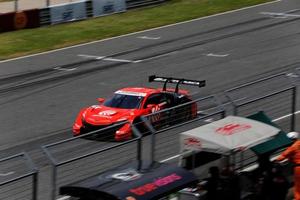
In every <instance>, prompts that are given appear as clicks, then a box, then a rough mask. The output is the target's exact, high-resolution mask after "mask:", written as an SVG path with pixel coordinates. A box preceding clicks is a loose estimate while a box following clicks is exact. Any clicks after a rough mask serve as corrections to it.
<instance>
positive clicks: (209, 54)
mask: <svg viewBox="0 0 300 200" xmlns="http://www.w3.org/2000/svg"><path fill="white" fill-rule="evenodd" d="M203 55H204V56H208V57H218V58H224V57H227V56H229V54H215V53H208V54H203Z"/></svg>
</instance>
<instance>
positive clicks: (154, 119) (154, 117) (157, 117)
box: [150, 105, 161, 123]
mask: <svg viewBox="0 0 300 200" xmlns="http://www.w3.org/2000/svg"><path fill="white" fill-rule="evenodd" d="M160 110H161V108H160V105H155V106H154V107H153V108H152V109H151V113H152V115H151V116H150V120H151V122H152V123H155V122H158V121H159V120H160V117H161V114H160V113H158V114H154V113H156V112H157V111H160Z"/></svg>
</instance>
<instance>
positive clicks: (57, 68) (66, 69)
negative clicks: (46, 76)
mask: <svg viewBox="0 0 300 200" xmlns="http://www.w3.org/2000/svg"><path fill="white" fill-rule="evenodd" d="M53 69H56V70H60V71H74V70H76V69H77V68H76V67H75V68H70V69H69V68H63V67H54V68H53Z"/></svg>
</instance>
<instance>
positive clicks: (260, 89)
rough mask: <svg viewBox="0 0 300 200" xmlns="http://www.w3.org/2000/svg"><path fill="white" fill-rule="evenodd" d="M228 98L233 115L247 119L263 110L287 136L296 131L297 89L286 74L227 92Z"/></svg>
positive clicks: (250, 83)
mask: <svg viewBox="0 0 300 200" xmlns="http://www.w3.org/2000/svg"><path fill="white" fill-rule="evenodd" d="M254 88H256V89H255V90H254ZM251 91H252V93H251ZM253 91H255V93H253ZM266 91H268V92H266ZM249 94H250V95H249ZM261 94H263V95H261ZM225 95H226V96H227V97H228V99H229V100H230V102H231V103H232V105H233V114H234V115H238V116H248V115H251V114H253V113H255V112H257V111H260V110H263V111H264V112H265V113H267V114H268V116H270V117H271V118H272V119H274V120H275V121H276V123H277V124H278V125H279V126H280V127H282V129H283V130H285V131H286V132H289V131H294V130H295V126H296V104H297V88H296V86H295V85H293V84H292V82H291V80H290V77H289V76H287V75H286V74H285V73H280V74H276V75H273V76H269V77H266V78H263V79H259V80H256V81H253V82H249V83H246V84H244V85H241V86H238V87H235V88H232V89H229V90H226V91H225Z"/></svg>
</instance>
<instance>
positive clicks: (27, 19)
mask: <svg viewBox="0 0 300 200" xmlns="http://www.w3.org/2000/svg"><path fill="white" fill-rule="evenodd" d="M39 12H40V11H39V10H38V9H32V10H24V11H19V12H11V13H4V14H0V32H6V31H13V30H19V29H24V28H36V27H39V26H40V16H39Z"/></svg>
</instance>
